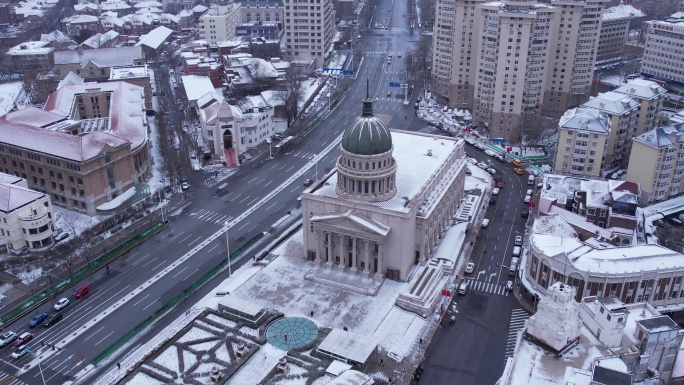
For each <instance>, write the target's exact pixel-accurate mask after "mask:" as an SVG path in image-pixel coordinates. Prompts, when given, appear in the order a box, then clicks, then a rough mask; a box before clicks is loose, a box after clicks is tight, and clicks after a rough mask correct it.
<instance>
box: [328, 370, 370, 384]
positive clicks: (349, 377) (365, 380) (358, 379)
mask: <svg viewBox="0 0 684 385" xmlns="http://www.w3.org/2000/svg"><path fill="white" fill-rule="evenodd" d="M371 381H373V377H371V376H369V375H367V374H366V373H363V372H359V371H358V370H347V371H345V372H344V373H342V374H340V375H339V376H337V377H335V378H333V380H332V381H330V382H328V385H366V384H370V383H371Z"/></svg>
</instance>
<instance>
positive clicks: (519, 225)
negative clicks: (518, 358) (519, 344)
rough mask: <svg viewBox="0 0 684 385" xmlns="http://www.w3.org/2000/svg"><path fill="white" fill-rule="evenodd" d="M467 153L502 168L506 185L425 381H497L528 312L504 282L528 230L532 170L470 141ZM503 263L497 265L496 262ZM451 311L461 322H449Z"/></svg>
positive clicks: (436, 340) (438, 336)
mask: <svg viewBox="0 0 684 385" xmlns="http://www.w3.org/2000/svg"><path fill="white" fill-rule="evenodd" d="M466 152H467V153H468V155H469V156H471V157H474V158H475V159H477V160H478V161H483V162H485V163H486V162H488V161H491V165H492V167H493V168H494V169H496V170H497V175H498V176H500V177H501V178H502V179H503V181H504V183H505V185H504V187H503V188H502V189H501V192H500V193H499V196H498V199H497V203H496V204H495V205H490V206H488V207H487V212H486V215H485V218H489V219H490V223H489V227H487V228H485V229H480V230H479V234H478V236H477V240H476V241H475V245H474V247H473V251H472V254H471V261H472V262H474V263H475V271H474V272H473V274H468V275H466V277H465V278H466V279H467V280H468V281H469V290H468V292H467V293H466V294H465V295H458V294H457V295H455V296H454V298H453V301H452V303H451V305H450V306H449V309H448V311H447V313H446V314H445V316H444V317H443V321H442V326H441V327H440V328H439V329H437V332H436V333H435V335H434V336H433V338H432V340H431V342H430V344H429V345H428V347H427V350H426V353H425V357H424V360H423V363H422V365H423V367H424V368H425V370H424V372H423V374H422V376H421V378H420V384H434V385H437V384H459V385H468V384H494V383H496V381H497V380H498V378H499V377H500V376H501V374H502V372H503V368H504V364H505V359H506V357H510V356H511V353H512V349H513V346H514V344H513V343H514V335H515V332H516V331H517V330H518V329H519V328H521V327H522V325H523V322H524V320H525V319H527V317H528V316H529V314H527V313H526V312H525V311H523V310H522V308H521V307H520V305H519V304H518V302H517V301H516V299H515V297H514V296H513V293H511V292H507V291H506V290H505V284H506V282H507V281H508V280H509V279H511V280H512V279H513V277H511V276H509V275H508V268H507V266H508V265H509V263H510V261H511V257H512V255H511V253H512V249H513V246H514V245H513V243H514V239H515V236H516V235H523V233H524V232H525V221H526V219H525V218H522V217H521V215H520V213H521V211H522V210H523V209H526V208H527V205H526V204H524V203H523V197H524V195H525V192H526V190H527V189H528V187H529V188H531V187H532V186H528V185H527V177H528V174H524V175H520V176H519V175H516V174H515V173H513V166H512V165H511V164H510V163H508V162H499V161H498V160H495V159H494V158H492V157H489V156H487V155H485V154H484V152H482V151H479V150H477V149H476V148H474V147H472V146H470V145H467V147H466ZM497 264H498V266H497ZM452 315H455V316H456V321H455V323H454V324H453V325H450V324H449V322H448V320H449V319H450V317H451V316H452Z"/></svg>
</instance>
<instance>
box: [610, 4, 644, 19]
mask: <svg viewBox="0 0 684 385" xmlns="http://www.w3.org/2000/svg"><path fill="white" fill-rule="evenodd" d="M644 16H646V14H645V13H643V12H641V10H640V9H637V8H634V7H633V6H631V5H629V4H622V2H621V4H619V5H616V6H614V7H609V8H606V9H604V10H603V22H606V21H617V20H627V19H634V18H637V17H644Z"/></svg>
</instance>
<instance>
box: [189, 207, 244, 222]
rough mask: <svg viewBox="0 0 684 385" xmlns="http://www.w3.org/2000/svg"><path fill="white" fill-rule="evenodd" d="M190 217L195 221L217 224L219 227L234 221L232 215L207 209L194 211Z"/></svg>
mask: <svg viewBox="0 0 684 385" xmlns="http://www.w3.org/2000/svg"><path fill="white" fill-rule="evenodd" d="M188 216H191V217H193V218H195V219H199V220H200V221H206V222H211V223H216V224H217V225H223V224H224V223H226V222H227V221H230V220H231V219H233V217H232V216H230V215H226V214H221V213H217V212H215V211H211V210H205V209H201V210H196V211H193V212H191V213H189V214H188Z"/></svg>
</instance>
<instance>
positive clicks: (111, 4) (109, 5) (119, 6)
mask: <svg viewBox="0 0 684 385" xmlns="http://www.w3.org/2000/svg"><path fill="white" fill-rule="evenodd" d="M100 8H102V10H103V11H117V10H125V9H131V6H130V5H128V4H126V2H125V1H114V0H110V1H106V2H104V3H100Z"/></svg>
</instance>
